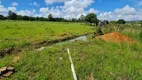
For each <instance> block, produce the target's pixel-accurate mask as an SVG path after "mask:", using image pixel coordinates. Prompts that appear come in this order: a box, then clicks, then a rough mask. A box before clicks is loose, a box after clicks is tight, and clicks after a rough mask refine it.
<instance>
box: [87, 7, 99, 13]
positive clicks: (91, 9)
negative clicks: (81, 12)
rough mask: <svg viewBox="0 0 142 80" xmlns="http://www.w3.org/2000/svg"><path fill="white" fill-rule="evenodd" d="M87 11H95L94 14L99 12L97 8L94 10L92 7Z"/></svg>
mask: <svg viewBox="0 0 142 80" xmlns="http://www.w3.org/2000/svg"><path fill="white" fill-rule="evenodd" d="M88 12H89V13H95V14H98V13H99V11H98V10H95V9H93V8H90V9H89V11H88Z"/></svg>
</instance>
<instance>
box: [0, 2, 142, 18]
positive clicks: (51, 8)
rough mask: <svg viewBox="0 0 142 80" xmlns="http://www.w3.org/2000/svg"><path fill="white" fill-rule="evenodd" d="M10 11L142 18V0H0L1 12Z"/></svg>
mask: <svg viewBox="0 0 142 80" xmlns="http://www.w3.org/2000/svg"><path fill="white" fill-rule="evenodd" d="M8 11H13V12H15V13H17V14H18V15H23V16H24V15H27V16H33V17H37V16H38V17H48V15H49V14H52V15H53V16H54V17H63V18H65V19H71V18H79V17H80V16H81V15H82V14H83V15H87V14H88V13H95V14H96V15H97V17H98V19H100V20H109V21H111V20H118V19H125V20H126V21H134V20H142V0H0V14H1V15H4V16H7V13H8Z"/></svg>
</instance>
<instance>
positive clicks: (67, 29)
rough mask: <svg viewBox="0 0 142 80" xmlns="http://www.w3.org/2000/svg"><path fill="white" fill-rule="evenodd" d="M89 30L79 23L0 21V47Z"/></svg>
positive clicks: (89, 29) (56, 37) (22, 44)
mask: <svg viewBox="0 0 142 80" xmlns="http://www.w3.org/2000/svg"><path fill="white" fill-rule="evenodd" d="M90 32H92V30H91V27H90V26H88V25H85V24H80V23H65V22H60V23H59V22H34V21H33V22H30V21H0V49H5V48H8V47H19V46H24V45H27V44H31V43H34V42H38V41H44V40H55V39H58V38H60V37H67V36H74V35H82V34H85V33H90ZM66 33H68V34H70V35H65V34H66Z"/></svg>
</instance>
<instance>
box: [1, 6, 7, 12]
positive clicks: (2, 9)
mask: <svg viewBox="0 0 142 80" xmlns="http://www.w3.org/2000/svg"><path fill="white" fill-rule="evenodd" d="M5 12H7V10H6V8H5V7H4V6H3V5H0V14H2V13H5Z"/></svg>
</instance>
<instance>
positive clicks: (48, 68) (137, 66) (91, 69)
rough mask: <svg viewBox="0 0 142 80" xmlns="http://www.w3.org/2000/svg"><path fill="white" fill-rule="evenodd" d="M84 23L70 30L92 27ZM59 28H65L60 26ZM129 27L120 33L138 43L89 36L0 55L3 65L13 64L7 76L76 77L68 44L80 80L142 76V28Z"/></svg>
mask: <svg viewBox="0 0 142 80" xmlns="http://www.w3.org/2000/svg"><path fill="white" fill-rule="evenodd" d="M29 23H30V24H31V22H29ZM41 23H42V22H41ZM23 24H24V22H23ZM34 24H36V23H33V25H34ZM43 24H46V23H44V22H43ZM48 24H51V25H55V24H52V23H48ZM56 24H59V25H63V24H65V23H56ZM67 25H70V28H71V27H72V26H71V25H80V24H78V23H73V24H71V23H70V24H67ZM64 26H65V25H64ZM81 26H83V25H80V27H81ZM85 26H86V25H84V27H85ZM56 27H58V25H57V26H56ZM84 27H83V28H81V29H79V28H77V29H76V27H72V28H71V29H70V30H68V29H67V30H68V31H73V32H72V33H74V34H80V33H82V32H86V31H87V30H88V31H91V30H90V27H87V28H84ZM84 29H85V30H84ZM55 30H56V29H55ZM37 31H38V30H37ZM59 31H62V29H60V28H59ZM68 31H67V32H68ZM130 31H131V30H129V28H127V27H126V28H125V29H124V30H123V31H122V32H121V33H122V34H124V35H127V36H129V37H131V38H133V39H135V40H137V43H134V44H127V43H114V42H105V41H103V40H99V39H95V38H92V36H88V40H87V41H85V42H84V41H75V42H72V43H67V44H58V45H52V46H48V47H47V48H45V49H44V50H42V51H37V50H33V51H31V50H30V49H29V48H27V49H25V50H24V51H22V52H21V53H19V54H12V55H7V56H5V57H4V58H2V59H0V67H4V66H8V65H13V66H14V67H15V73H14V74H13V75H12V76H11V77H9V78H4V80H15V79H17V80H73V76H72V72H71V68H70V61H69V57H68V54H67V50H66V49H67V48H69V49H70V52H71V55H72V58H73V62H74V66H75V70H76V74H77V77H78V80H91V78H94V80H142V76H141V75H142V63H141V62H142V37H141V36H140V33H141V28H134V29H133V32H132V33H130ZM57 32H58V31H57ZM82 34H83V33H82ZM56 35H58V34H56ZM25 36H26V35H25ZM39 36H40V35H39ZM59 36H60V35H59Z"/></svg>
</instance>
